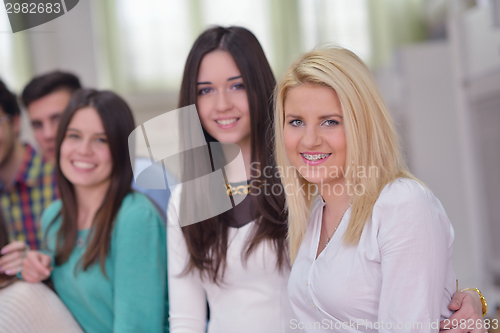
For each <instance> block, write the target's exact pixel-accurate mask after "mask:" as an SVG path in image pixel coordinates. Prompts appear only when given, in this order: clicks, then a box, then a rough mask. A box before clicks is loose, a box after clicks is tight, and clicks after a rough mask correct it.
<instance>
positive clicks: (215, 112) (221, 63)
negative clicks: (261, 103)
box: [197, 50, 251, 148]
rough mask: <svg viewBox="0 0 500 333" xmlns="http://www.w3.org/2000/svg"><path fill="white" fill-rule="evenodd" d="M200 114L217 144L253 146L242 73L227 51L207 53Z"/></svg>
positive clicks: (201, 75)
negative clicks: (251, 144)
mask: <svg viewBox="0 0 500 333" xmlns="http://www.w3.org/2000/svg"><path fill="white" fill-rule="evenodd" d="M197 91H198V114H199V116H200V120H201V124H202V125H203V128H204V129H205V130H206V131H207V132H208V133H209V134H210V135H211V136H212V137H214V138H215V139H216V140H217V141H219V142H228V143H235V144H237V145H239V146H240V147H242V148H243V147H245V146H247V147H250V141H251V138H250V131H251V129H250V112H249V106H248V97H247V93H246V90H245V85H244V84H243V78H242V77H241V73H240V70H239V69H238V67H237V66H236V63H235V62H234V60H233V57H232V56H231V55H230V54H229V53H228V52H227V51H223V50H215V51H212V52H210V53H207V54H206V55H205V56H204V57H203V59H202V61H201V64H200V70H199V74H198V81H197Z"/></svg>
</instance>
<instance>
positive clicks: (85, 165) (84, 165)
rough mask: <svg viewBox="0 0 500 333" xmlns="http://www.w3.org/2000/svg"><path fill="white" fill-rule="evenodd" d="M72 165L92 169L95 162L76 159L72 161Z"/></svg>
mask: <svg viewBox="0 0 500 333" xmlns="http://www.w3.org/2000/svg"><path fill="white" fill-rule="evenodd" d="M73 165H74V166H76V167H77V168H80V169H92V168H93V167H95V164H92V163H86V162H78V161H73Z"/></svg>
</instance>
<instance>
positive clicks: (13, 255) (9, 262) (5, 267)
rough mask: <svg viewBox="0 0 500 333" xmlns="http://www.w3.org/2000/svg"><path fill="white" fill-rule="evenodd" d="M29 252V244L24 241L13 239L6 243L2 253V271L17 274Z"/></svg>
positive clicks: (0, 263)
mask: <svg viewBox="0 0 500 333" xmlns="http://www.w3.org/2000/svg"><path fill="white" fill-rule="evenodd" d="M27 252H28V246H27V245H26V243H24V242H19V241H13V242H11V243H9V244H7V245H5V246H4V247H3V248H2V250H1V251H0V254H2V256H1V257H0V273H5V274H6V275H16V274H17V273H19V272H20V271H21V268H22V267H23V259H24V257H25V256H26V253H27Z"/></svg>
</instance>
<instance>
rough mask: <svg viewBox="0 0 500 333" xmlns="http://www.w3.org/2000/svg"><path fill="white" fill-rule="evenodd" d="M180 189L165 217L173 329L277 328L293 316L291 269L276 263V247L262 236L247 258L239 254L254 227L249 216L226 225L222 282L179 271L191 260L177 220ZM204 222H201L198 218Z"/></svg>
mask: <svg viewBox="0 0 500 333" xmlns="http://www.w3.org/2000/svg"><path fill="white" fill-rule="evenodd" d="M179 202H180V191H174V192H172V198H171V200H170V203H169V209H168V211H167V215H168V216H167V217H168V230H167V234H168V243H167V244H168V289H169V305H170V332H171V333H188V332H189V333H194V332H197V333H203V332H206V329H207V311H206V310H207V301H208V303H209V305H210V321H209V322H208V333H214V332H216V333H234V332H238V333H245V332H248V333H255V332H259V333H261V332H262V333H280V332H286V331H287V330H286V325H285V323H286V322H288V321H289V320H290V318H291V308H290V304H289V300H288V295H287V293H286V286H287V280H288V275H289V269H288V268H284V269H283V272H281V273H280V271H279V270H278V269H277V268H276V260H277V256H276V252H275V251H274V249H273V247H272V245H271V244H270V243H269V242H261V243H260V244H259V245H258V246H257V248H256V249H254V250H253V251H252V253H251V255H250V256H249V257H248V259H247V260H246V261H244V260H242V254H243V253H244V251H245V249H246V246H245V245H246V241H247V240H248V238H249V237H251V235H252V231H253V230H254V228H255V227H256V224H255V222H250V223H248V224H246V225H244V226H243V227H241V228H229V236H228V239H229V245H228V249H227V266H226V271H225V274H224V279H223V282H222V283H220V285H217V284H215V283H214V282H213V281H212V280H210V279H208V278H201V277H200V274H199V271H198V270H196V271H192V272H190V273H189V274H187V275H182V272H183V271H184V269H185V267H186V264H187V263H188V260H189V253H188V250H187V246H186V242H185V239H184V236H183V234H182V231H181V228H180V226H179V222H178V220H177V214H176V211H179V210H178V209H177V210H176V209H175V208H174V207H172V205H176V207H177V208H178V207H179ZM201 223H203V222H201Z"/></svg>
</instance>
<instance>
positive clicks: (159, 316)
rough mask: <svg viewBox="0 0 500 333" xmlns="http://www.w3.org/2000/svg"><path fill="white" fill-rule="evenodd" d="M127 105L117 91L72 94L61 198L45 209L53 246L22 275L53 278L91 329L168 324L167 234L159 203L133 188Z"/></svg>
mask: <svg viewBox="0 0 500 333" xmlns="http://www.w3.org/2000/svg"><path fill="white" fill-rule="evenodd" d="M134 127H135V126H134V119H133V116H132V112H131V111H130V109H129V107H128V106H127V104H126V103H125V102H124V101H123V99H121V98H120V97H119V96H117V95H116V94H114V93H112V92H109V91H96V90H91V89H84V90H79V91H77V92H75V93H74V95H73V96H72V98H71V101H70V103H69V105H68V107H67V109H66V110H65V111H64V113H63V114H62V115H61V120H60V125H59V128H58V132H57V137H56V161H58V163H57V183H58V186H59V193H60V194H61V200H58V201H56V202H54V203H53V204H51V205H50V206H49V207H48V208H47V209H46V210H45V211H44V213H43V216H42V220H41V224H42V229H43V232H44V235H45V243H46V250H45V251H42V252H34V251H31V252H29V253H28V254H27V257H26V259H25V260H24V262H23V269H22V272H21V275H22V277H23V278H24V280H26V281H29V282H38V281H41V280H44V279H46V278H48V277H49V276H50V277H51V278H52V281H53V283H54V287H55V289H56V291H57V293H58V295H59V297H60V298H61V299H62V301H63V302H64V303H65V304H66V306H67V307H68V309H69V310H70V311H71V313H72V314H73V316H74V317H75V319H76V320H77V321H78V323H79V324H80V325H81V327H82V328H83V329H84V330H85V331H86V332H111V331H113V332H163V331H164V330H165V327H164V326H165V325H166V299H167V292H166V282H165V281H166V235H165V226H164V223H163V221H162V219H161V217H160V214H159V213H158V211H157V210H156V208H155V206H154V205H153V204H152V203H151V202H150V201H149V199H147V198H146V197H145V196H144V195H142V194H139V193H137V192H133V191H132V190H131V188H130V184H131V181H132V168H131V164H130V157H129V152H128V146H127V144H126V143H127V139H128V135H129V134H130V133H131V132H132V130H133V129H134Z"/></svg>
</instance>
